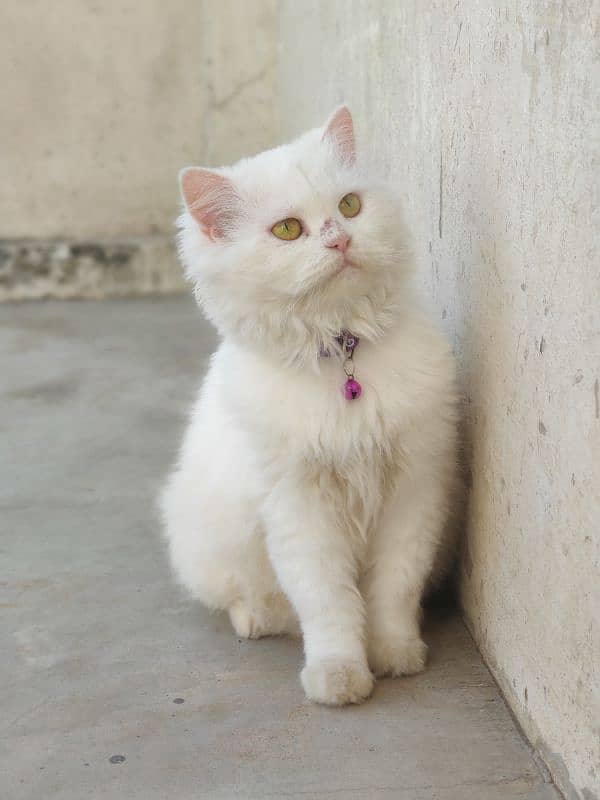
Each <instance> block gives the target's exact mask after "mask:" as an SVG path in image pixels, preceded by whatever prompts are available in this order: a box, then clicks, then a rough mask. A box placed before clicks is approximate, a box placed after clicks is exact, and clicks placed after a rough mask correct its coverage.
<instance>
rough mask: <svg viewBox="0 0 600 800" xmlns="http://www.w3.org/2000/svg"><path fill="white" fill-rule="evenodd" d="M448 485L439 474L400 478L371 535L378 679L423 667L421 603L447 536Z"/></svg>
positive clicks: (367, 585) (370, 601)
mask: <svg viewBox="0 0 600 800" xmlns="http://www.w3.org/2000/svg"><path fill="white" fill-rule="evenodd" d="M447 483H448V481H447V479H446V476H445V475H443V474H440V475H437V474H435V471H433V472H432V471H429V473H428V474H425V473H423V474H422V475H421V479H420V480H417V479H416V476H415V473H410V474H406V475H403V476H401V477H400V478H399V481H398V484H397V487H396V490H395V492H394V494H393V496H392V497H391V498H390V500H389V501H388V503H387V504H386V507H385V508H384V511H383V514H382V517H381V519H380V521H379V524H378V526H377V527H376V529H375V531H374V532H373V538H372V541H371V542H370V548H369V556H368V561H367V563H368V568H367V570H366V572H365V575H364V577H363V579H362V581H361V589H362V592H363V595H364V597H365V602H366V605H367V636H368V659H369V665H370V667H371V669H372V670H373V672H374V674H375V675H376V676H383V675H392V676H399V675H412V674H414V673H416V672H420V671H421V670H422V669H424V667H425V661H426V657H427V646H426V645H425V643H424V642H423V640H422V639H421V633H420V622H421V598H422V595H423V590H424V588H425V586H426V583H427V581H428V578H429V576H430V574H431V570H432V567H433V565H434V562H435V560H436V555H437V553H438V550H439V547H440V543H441V537H442V536H443V535H444V529H445V522H446V517H447V494H448V492H447Z"/></svg>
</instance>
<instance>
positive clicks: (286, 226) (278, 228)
mask: <svg viewBox="0 0 600 800" xmlns="http://www.w3.org/2000/svg"><path fill="white" fill-rule="evenodd" d="M271 233H272V234H273V236H276V237H277V238H278V239H284V240H285V241H286V242H291V241H292V240H293V239H297V238H298V237H299V236H300V234H301V233H302V225H301V224H300V220H299V219H294V217H288V218H287V219H282V220H280V221H279V222H276V223H275V225H273V227H272V228H271Z"/></svg>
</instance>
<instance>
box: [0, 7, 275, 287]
mask: <svg viewBox="0 0 600 800" xmlns="http://www.w3.org/2000/svg"><path fill="white" fill-rule="evenodd" d="M276 23H277V16H276V13H275V4H274V2H264V1H263V0H261V2H259V3H248V4H246V3H242V2H236V0H220V1H219V2H216V0H204V1H203V2H202V0H201V1H200V2H199V1H198V0H169V2H162V0H144V2H139V0H110V1H109V2H105V3H100V2H96V1H95V0H57V2H55V3H52V4H51V7H50V6H49V4H48V3H46V2H42V0H27V2H21V0H4V2H3V6H2V25H1V26H0V74H1V75H2V81H1V82H0V105H1V107H2V120H1V123H0V153H1V155H0V300H6V299H24V298H39V297H49V296H54V297H74V296H87V297H102V296H104V295H107V294H129V293H143V292H155V291H171V290H176V289H182V288H183V282H182V280H181V270H180V267H179V265H178V264H177V262H176V259H175V255H174V248H173V232H174V228H173V220H174V218H175V217H176V215H177V213H178V210H179V191H178V188H177V173H178V171H179V170H180V169H181V167H183V166H186V165H188V164H193V163H211V164H215V163H219V161H222V160H228V159H230V158H232V157H237V156H239V155H241V154H242V153H248V152H254V151H258V150H261V149H263V148H264V147H267V146H270V145H272V144H273V143H274V141H275V135H274V126H275V124H276V122H275V117H274V115H273V113H272V95H273V87H274V75H275V47H274V40H275V26H276Z"/></svg>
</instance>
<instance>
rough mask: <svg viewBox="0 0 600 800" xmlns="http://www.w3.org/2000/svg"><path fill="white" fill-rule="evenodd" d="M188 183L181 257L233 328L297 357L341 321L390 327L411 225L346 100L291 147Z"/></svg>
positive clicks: (210, 308)
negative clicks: (377, 171)
mask: <svg viewBox="0 0 600 800" xmlns="http://www.w3.org/2000/svg"><path fill="white" fill-rule="evenodd" d="M180 181H181V190H182V195H183V199H184V202H185V211H184V213H183V215H182V216H181V218H180V220H179V224H180V228H181V232H180V238H179V243H180V254H181V257H182V260H183V263H184V266H185V269H186V274H187V276H188V278H190V279H191V280H192V281H193V282H194V283H195V285H196V296H197V297H198V299H199V301H200V302H201V304H202V305H203V307H204V309H205V311H206V313H207V315H208V316H209V318H210V319H212V321H213V322H214V323H215V324H216V325H217V327H218V328H219V329H220V330H221V331H222V332H223V333H225V334H229V335H234V336H237V337H243V338H244V340H246V341H252V342H253V343H256V344H259V345H261V346H264V347H272V348H273V347H274V348H276V349H278V350H280V351H281V352H282V355H284V356H289V358H291V359H294V358H296V357H301V358H304V357H306V356H307V354H308V353H315V354H316V353H318V347H317V343H318V342H323V341H327V340H328V339H330V338H331V336H333V335H335V334H336V333H337V332H339V330H341V329H342V328H348V329H350V330H352V331H354V332H355V333H357V334H359V335H362V336H364V337H366V338H375V337H376V336H378V335H379V334H380V333H381V332H382V331H383V330H384V329H385V328H386V327H387V325H388V324H389V322H390V320H391V319H392V318H393V316H394V314H395V313H396V308H397V304H398V300H399V298H400V297H401V294H402V285H403V282H404V278H405V275H406V273H407V271H408V265H409V259H408V253H407V241H406V233H405V229H404V226H403V223H402V217H401V213H400V210H399V207H398V203H397V201H396V198H395V197H394V194H393V192H392V191H391V190H390V189H389V188H388V187H386V186H385V185H381V184H379V183H377V182H376V181H372V180H370V179H369V177H368V175H366V174H365V172H364V170H362V169H361V168H360V166H359V160H358V159H357V157H356V144H355V138H354V129H353V123H352V117H351V115H350V112H349V111H348V109H347V108H345V107H342V108H339V109H338V110H337V111H335V112H334V113H333V115H332V116H331V117H330V119H329V120H328V122H327V123H326V125H325V126H324V127H323V128H318V129H315V130H312V131H309V132H308V133H305V134H304V135H303V136H301V137H300V138H298V139H296V140H295V141H294V142H291V143H290V144H286V145H282V146H281V147H277V148H275V149H273V150H268V151H266V152H264V153H260V154H259V155H257V156H254V157H253V158H248V159H243V160H242V161H239V162H238V163H237V164H234V165H233V166H231V167H223V168H219V169H203V168H199V167H189V168H187V169H184V170H183V171H182V173H181V176H180ZM294 348H296V349H298V352H292V351H294ZM288 351H289V352H288ZM300 351H302V352H300Z"/></svg>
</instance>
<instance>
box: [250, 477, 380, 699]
mask: <svg viewBox="0 0 600 800" xmlns="http://www.w3.org/2000/svg"><path fill="white" fill-rule="evenodd" d="M264 516H265V520H266V526H267V547H268V551H269V555H270V557H271V561H272V563H273V566H274V568H275V572H276V574H277V577H278V579H279V583H280V584H281V586H282V588H283V589H284V591H285V593H286V595H287V596H288V597H289V599H290V601H291V603H292V605H293V607H294V609H295V611H296V613H297V615H298V618H299V620H300V625H301V628H302V634H303V637H304V650H305V656H306V663H305V666H304V669H303V670H302V674H301V680H302V684H303V686H304V690H305V692H306V694H307V696H308V697H309V698H310V699H311V700H314V701H316V702H319V703H326V704H328V705H344V704H345V703H359V702H361V701H363V700H364V699H365V698H367V697H368V696H369V695H370V693H371V691H372V688H373V676H372V674H371V672H370V670H369V667H368V664H367V658H366V652H365V645H364V621H365V610H364V603H363V600H362V598H361V596H360V594H359V591H358V588H357V567H356V558H355V555H354V553H353V550H352V541H351V538H350V536H348V535H347V534H348V532H346V531H344V530H343V529H342V528H341V526H340V524H339V521H338V520H336V518H335V514H334V512H333V511H332V509H331V503H330V502H327V500H325V499H323V494H322V491H321V490H320V487H319V485H318V483H317V482H316V481H314V480H313V481H311V480H309V479H307V478H306V477H305V476H303V475H294V476H290V477H288V478H284V479H282V480H280V481H279V483H278V484H277V486H276V487H275V489H274V490H273V491H272V493H271V494H270V496H269V498H268V500H267V502H266V504H265V509H264Z"/></svg>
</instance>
